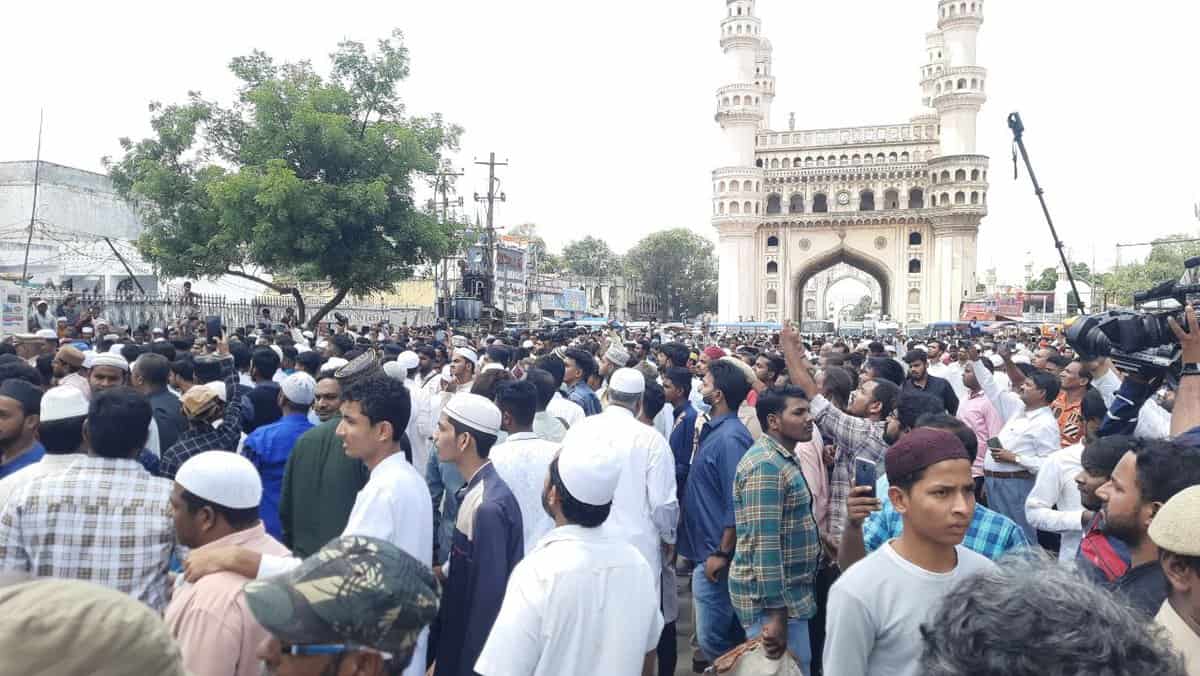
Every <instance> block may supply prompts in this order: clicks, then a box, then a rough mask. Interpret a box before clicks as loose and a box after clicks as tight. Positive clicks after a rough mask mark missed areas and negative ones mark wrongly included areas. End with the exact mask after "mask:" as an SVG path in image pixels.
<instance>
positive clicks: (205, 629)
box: [164, 521, 290, 676]
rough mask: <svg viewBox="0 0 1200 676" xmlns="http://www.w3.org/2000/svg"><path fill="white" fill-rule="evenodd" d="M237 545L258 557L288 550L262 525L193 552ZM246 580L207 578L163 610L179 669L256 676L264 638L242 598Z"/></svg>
mask: <svg viewBox="0 0 1200 676" xmlns="http://www.w3.org/2000/svg"><path fill="white" fill-rule="evenodd" d="M230 545H237V546H240V547H245V548H247V549H250V550H253V551H255V552H258V553H260V554H272V555H275V556H288V555H289V554H290V552H289V551H288V549H287V547H284V546H283V545H281V544H279V542H277V541H276V540H275V539H274V538H272V537H271V536H270V535H268V534H267V531H266V529H265V528H263V525H262V522H261V521H260V522H259V523H258V524H257V525H255V526H253V527H251V528H247V529H246V530H242V531H238V532H236V533H231V534H230V535H226V536H225V537H223V538H221V539H219V540H214V541H213V542H210V543H208V544H207V545H204V546H203V547H197V548H196V550H195V551H202V550H205V549H216V548H218V547H228V546H230ZM247 581H248V580H247V578H244V577H242V576H241V575H237V574H236V573H230V572H224V573H216V574H213V575H208V576H206V577H203V578H201V579H200V581H199V582H197V583H196V584H184V585H183V586H182V587H180V588H178V589H176V590H175V595H174V597H173V598H172V599H171V603H170V605H168V606H167V612H166V617H165V618H164V619H165V620H166V623H167V628H168V629H170V630H171V635H172V636H174V637H175V640H176V641H177V642H178V643H179V650H180V652H181V653H183V667H184V669H186V670H187V671H188V673H190V674H192V675H193V676H259V674H261V673H262V671H261V665H260V663H259V660H258V658H257V657H256V656H255V651H256V650H257V649H258V644H259V643H261V642H262V641H263V640H264V639H266V638H267V630H266V629H263V628H262V627H261V626H260V625H259V624H258V622H256V621H255V620H254V616H253V615H252V614H251V613H250V608H249V607H248V606H247V605H246V597H245V595H244V594H242V585H244V584H246V582H247Z"/></svg>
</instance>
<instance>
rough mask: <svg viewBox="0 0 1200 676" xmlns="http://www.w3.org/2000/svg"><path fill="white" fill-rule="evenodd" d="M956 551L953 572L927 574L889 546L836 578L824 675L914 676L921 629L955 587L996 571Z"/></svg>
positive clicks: (971, 555)
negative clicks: (970, 577)
mask: <svg viewBox="0 0 1200 676" xmlns="http://www.w3.org/2000/svg"><path fill="white" fill-rule="evenodd" d="M955 551H956V552H958V565H957V566H955V568H954V570H952V571H950V572H948V573H931V572H929V571H927V570H925V569H923V568H920V567H918V566H916V565H914V564H912V563H909V562H908V561H907V560H906V559H904V557H902V556H900V555H899V554H897V553H896V550H895V549H893V548H892V546H891V543H888V544H885V545H884V546H882V547H880V548H879V549H877V550H875V551H874V552H872V553H871V554H870V555H869V556H867V557H866V558H865V559H863V560H862V561H859V562H858V563H856V564H854V565H853V566H852V567H851V568H850V570H848V571H846V573H845V574H843V575H842V576H841V577H840V578H838V581H837V582H836V583H834V585H833V588H832V589H831V590H830V591H829V609H828V611H827V616H826V619H825V654H824V658H823V660H822V661H823V663H824V665H825V675H826V676H863V675H864V674H866V675H867V676H916V674H917V666H918V665H917V662H918V660H919V659H920V657H921V631H920V626H921V623H922V622H925V621H926V620H928V619H929V617H930V616H932V614H933V613H934V612H935V611H936V609H937V607H938V603H939V602H940V601H941V599H942V597H944V596H945V595H946V594H947V593H948V592H949V590H950V587H952V586H953V585H954V584H955V583H956V582H958V581H959V580H961V579H963V578H965V577H969V576H971V575H974V574H976V573H979V572H986V571H988V570H991V569H992V568H994V567H995V564H993V563H992V562H991V561H989V560H988V559H986V558H985V557H983V556H980V555H979V554H976V553H975V552H973V551H971V550H969V549H966V548H964V547H962V546H961V545H960V546H958V547H955Z"/></svg>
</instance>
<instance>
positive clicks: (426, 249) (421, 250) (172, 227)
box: [105, 30, 461, 325]
mask: <svg viewBox="0 0 1200 676" xmlns="http://www.w3.org/2000/svg"><path fill="white" fill-rule="evenodd" d="M330 59H331V62H332V67H331V69H330V72H329V74H328V76H322V75H320V74H318V73H317V72H316V71H315V70H314V69H313V67H312V64H311V63H309V62H308V61H299V62H295V63H276V62H275V61H274V60H273V59H272V58H271V57H270V56H268V55H266V54H264V53H263V52H260V51H254V52H252V53H251V54H250V55H248V56H242V57H237V58H235V59H233V60H232V61H231V63H230V65H229V68H230V70H231V71H232V72H233V74H234V75H235V76H236V77H237V79H238V80H239V81H240V85H239V87H238V89H237V92H236V94H235V96H234V103H233V104H232V105H231V106H228V107H226V106H222V105H220V104H218V103H216V102H214V101H212V100H208V99H205V98H203V97H202V96H201V94H200V93H199V92H190V93H189V95H188V99H187V102H186V103H180V104H171V105H163V104H160V103H152V104H151V105H150V118H151V119H150V122H151V126H152V127H153V130H154V135H153V136H151V137H150V138H145V139H142V140H141V141H136V142H135V141H132V140H130V139H128V138H123V139H121V141H120V142H121V147H122V149H123V151H124V154H123V156H122V157H121V158H119V159H117V160H115V161H114V160H111V159H110V158H105V163H106V165H107V167H108V169H109V174H110V175H111V177H112V179H113V183H114V184H115V185H116V187H117V190H118V191H119V192H120V193H121V195H122V196H123V197H125V198H126V199H127V200H129V201H130V202H131V203H132V204H133V205H135V207H136V208H137V209H138V211H139V213H140V214H141V216H142V219H143V221H144V222H145V223H146V230H145V231H144V233H143V234H142V236H141V238H140V239H139V240H138V243H137V244H138V249H139V251H140V252H141V253H142V255H143V256H145V257H146V259H147V260H148V261H150V262H152V263H153V264H155V265H156V266H157V267H158V268H159V269H160V270H161V271H162V273H163V274H165V275H167V276H175V277H216V276H220V275H234V276H237V277H243V278H246V279H250V280H253V281H256V282H259V283H261V284H264V285H266V286H267V287H270V288H272V289H274V290H275V291H277V292H280V293H290V294H291V295H292V296H294V297H295V298H296V301H297V305H298V308H297V309H298V310H299V316H300V318H301V320H305V319H308V321H309V322H310V323H311V324H313V325H315V324H316V323H317V322H318V321H320V320H321V318H322V317H324V316H325V315H326V314H327V313H328V312H329V311H331V310H332V309H333V308H335V307H337V305H338V304H339V303H341V301H342V300H344V299H345V298H346V296H347V295H349V294H353V295H356V296H359V295H365V294H368V293H372V292H378V291H384V290H388V289H390V288H391V287H392V286H393V284H394V283H395V282H396V281H398V280H400V279H404V278H405V277H408V276H411V274H412V272H413V270H414V268H415V267H416V266H419V265H421V264H423V263H428V262H430V261H435V260H438V259H439V258H441V257H442V255H443V254H444V253H446V252H447V251H448V250H450V249H451V248H452V247H453V246H454V242H453V235H452V233H453V225H452V224H439V223H438V222H437V219H436V218H435V217H434V216H433V215H432V214H431V213H428V212H426V211H422V210H420V209H419V208H418V207H417V206H416V201H415V197H414V189H415V187H416V185H417V184H418V183H419V182H422V181H424V182H427V183H429V184H432V182H433V178H432V175H433V174H434V173H435V172H436V171H437V169H438V167H439V164H440V160H441V156H442V154H443V153H445V152H446V151H448V150H453V149H454V148H455V147H456V146H457V142H458V137H459V135H460V133H461V129H459V128H458V127H456V126H453V125H447V124H446V123H444V122H443V120H442V119H441V117H440V116H438V115H434V116H432V117H429V118H422V117H410V116H407V115H405V113H404V106H403V104H402V103H401V101H400V99H399V97H398V95H397V93H396V85H397V84H398V83H399V82H400V81H401V80H403V79H404V78H405V77H407V76H408V73H409V60H408V52H407V50H406V49H405V47H404V45H403V36H402V34H401V33H400V31H398V30H397V31H393V32H392V34H391V37H390V38H389V39H384V40H380V41H379V43H378V45H377V48H376V50H375V51H374V52H368V51H367V49H366V48H365V47H364V46H363V44H362V43H359V42H352V41H345V42H342V43H340V44H339V45H338V47H337V50H336V51H335V52H334V53H333V54H331V55H330ZM260 271H261V272H260ZM264 273H265V274H269V275H271V276H273V277H274V278H277V279H280V280H283V279H292V280H297V281H319V282H326V283H328V284H329V285H330V286H331V287H332V289H333V291H334V294H333V297H332V298H330V299H329V300H328V302H326V303H325V304H324V305H323V306H322V307H321V308H320V309H319V310H318V311H317V312H316V313H315V314H314V315H313V316H312V317H311V318H308V317H306V309H305V307H304V303H303V298H302V297H301V295H300V292H299V290H298V289H297V288H295V287H294V286H291V285H288V284H285V283H283V282H279V281H273V280H271V279H267V278H266V276H265V274H264Z"/></svg>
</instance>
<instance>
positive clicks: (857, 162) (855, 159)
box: [850, 155, 862, 167]
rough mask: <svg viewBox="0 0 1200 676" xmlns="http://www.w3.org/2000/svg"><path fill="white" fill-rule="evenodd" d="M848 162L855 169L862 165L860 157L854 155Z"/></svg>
mask: <svg viewBox="0 0 1200 676" xmlns="http://www.w3.org/2000/svg"><path fill="white" fill-rule="evenodd" d="M850 162H851V163H852V164H854V166H856V167H857V166H858V165H860V164H862V155H855V156H854V157H851V158H850Z"/></svg>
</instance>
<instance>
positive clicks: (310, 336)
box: [300, 331, 313, 340]
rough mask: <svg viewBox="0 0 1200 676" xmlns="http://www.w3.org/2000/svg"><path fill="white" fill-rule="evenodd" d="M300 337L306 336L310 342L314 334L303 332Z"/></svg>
mask: <svg viewBox="0 0 1200 676" xmlns="http://www.w3.org/2000/svg"><path fill="white" fill-rule="evenodd" d="M300 335H302V336H304V337H305V338H307V339H309V340H312V339H313V332H312V331H301V332H300Z"/></svg>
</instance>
